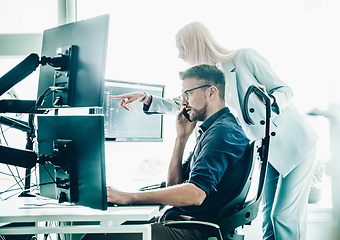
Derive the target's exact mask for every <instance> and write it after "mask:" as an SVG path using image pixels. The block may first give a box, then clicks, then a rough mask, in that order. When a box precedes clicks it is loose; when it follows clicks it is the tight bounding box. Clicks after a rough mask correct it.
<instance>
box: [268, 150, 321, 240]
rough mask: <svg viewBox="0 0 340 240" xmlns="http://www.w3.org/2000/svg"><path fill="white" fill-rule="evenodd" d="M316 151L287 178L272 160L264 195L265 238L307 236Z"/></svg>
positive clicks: (281, 239) (294, 239) (298, 239)
mask: <svg viewBox="0 0 340 240" xmlns="http://www.w3.org/2000/svg"><path fill="white" fill-rule="evenodd" d="M314 155H315V149H313V150H312V151H311V152H310V153H309V154H308V155H307V156H306V157H305V158H304V159H303V160H302V161H301V163H300V164H299V165H298V166H296V168H294V169H293V170H292V171H291V172H290V173H289V174H288V175H287V176H286V177H285V178H283V177H282V175H281V174H279V173H278V172H277V171H276V169H275V168H273V167H272V166H271V164H268V169H267V175H266V182H265V186H264V192H263V196H262V204H263V209H262V214H263V224H262V233H263V239H265V240H287V239H289V240H306V237H307V211H308V195H309V190H310V186H311V181H312V178H313V173H314Z"/></svg>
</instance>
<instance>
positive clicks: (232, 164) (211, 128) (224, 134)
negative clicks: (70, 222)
mask: <svg viewBox="0 0 340 240" xmlns="http://www.w3.org/2000/svg"><path fill="white" fill-rule="evenodd" d="M180 77H181V79H182V80H183V81H182V92H183V93H182V102H181V104H182V106H183V107H182V109H181V110H180V111H179V113H178V114H177V118H176V129H177V137H176V140H175V146H174V150H173V155H172V158H171V161H170V165H169V171H168V179H167V187H166V188H162V189H155V190H150V191H144V192H134V193H128V192H122V191H118V190H116V189H114V188H112V187H108V188H107V195H108V202H110V203H115V204H118V205H128V204H164V205H170V206H173V207H172V208H170V209H168V210H167V211H166V212H165V213H164V214H163V216H161V218H160V219H159V220H158V221H157V222H155V223H152V224H151V229H152V239H153V240H164V239H202V238H203V236H202V234H201V233H200V232H199V231H197V230H187V229H177V228H171V227H167V226H164V225H163V224H162V221H168V220H180V219H183V218H187V217H190V218H193V219H196V220H203V221H210V222H216V218H217V215H218V213H219V211H220V209H221V208H222V207H223V206H224V205H225V204H226V203H228V202H230V201H231V200H232V199H233V198H234V197H235V195H236V192H237V191H238V190H239V189H240V187H241V186H240V185H241V183H242V182H243V180H244V178H245V177H246V171H247V165H248V161H243V158H242V157H243V156H244V153H245V150H246V148H247V147H248V146H249V140H248V139H247V137H246V136H245V134H244V132H243V130H242V128H241V126H240V125H239V124H238V123H237V121H236V120H235V118H234V116H233V115H232V114H231V113H230V111H229V109H228V108H227V107H226V106H225V101H224V95H225V92H224V89H225V80H224V74H223V72H221V71H220V70H218V69H217V68H216V67H214V66H209V65H199V66H195V67H192V68H190V69H188V70H187V71H185V72H182V73H181V74H180ZM185 112H186V113H187V117H188V119H190V121H189V120H188V119H187V118H186V117H185V116H184V113H185ZM198 121H200V122H203V124H201V125H200V126H199V133H200V136H199V137H198V141H197V144H196V146H195V149H194V150H193V151H192V154H191V155H190V156H189V158H188V159H187V160H186V161H184V163H183V164H182V158H183V152H184V148H185V145H186V143H187V140H188V138H189V136H190V135H191V134H192V132H193V130H194V128H195V125H196V123H197V122H198ZM245 157H248V156H245ZM83 239H117V240H118V239H134V238H133V236H131V235H129V236H127V235H125V236H124V234H105V235H104V234H103V235H98V234H87V235H85V236H84V238H83Z"/></svg>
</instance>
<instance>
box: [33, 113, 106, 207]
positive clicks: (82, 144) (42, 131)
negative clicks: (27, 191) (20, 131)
mask: <svg viewBox="0 0 340 240" xmlns="http://www.w3.org/2000/svg"><path fill="white" fill-rule="evenodd" d="M37 124H38V132H37V133H38V134H37V140H38V151H39V155H40V156H45V159H44V160H45V161H46V163H45V164H43V163H41V164H40V165H39V176H40V183H39V185H40V195H42V196H45V197H49V198H52V199H58V200H59V202H73V203H75V204H78V205H82V206H87V207H91V208H95V209H101V210H106V209H107V195H106V177H105V176H106V174H105V147H104V143H105V138H104V128H103V126H104V116H103V115H85V116H80V115H79V116H38V117H37ZM40 159H42V157H40Z"/></svg>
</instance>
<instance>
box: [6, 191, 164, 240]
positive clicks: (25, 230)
mask: <svg viewBox="0 0 340 240" xmlns="http://www.w3.org/2000/svg"><path fill="white" fill-rule="evenodd" d="M159 214H160V211H159V206H124V207H122V206H120V207H110V208H109V209H108V210H106V211H101V210H95V209H91V208H87V207H82V206H74V205H71V204H68V203H67V204H58V203H57V201H55V200H51V199H48V200H40V199H36V198H35V197H13V198H11V199H9V200H6V201H2V202H0V235H11V234H12V235H13V234H14V235H22V234H43V233H65V234H68V233H142V234H143V239H144V240H151V227H150V225H149V224H133V225H122V223H124V222H125V221H149V220H151V219H152V218H153V217H154V216H157V215H159ZM49 221H53V222H62V223H63V222H71V223H72V222H80V223H82V224H86V225H76V226H70V225H68V226H66V225H64V224H61V225H60V226H45V223H46V222H49ZM19 222H21V223H23V222H31V223H32V222H34V223H35V224H34V226H24V227H6V226H5V225H7V224H9V223H19ZM93 222H97V223H93Z"/></svg>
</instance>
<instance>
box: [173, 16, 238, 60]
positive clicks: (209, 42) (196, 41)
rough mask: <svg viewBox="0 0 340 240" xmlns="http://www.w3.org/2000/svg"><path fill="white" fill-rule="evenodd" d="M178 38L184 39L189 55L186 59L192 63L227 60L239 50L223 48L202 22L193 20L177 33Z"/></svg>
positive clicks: (185, 48)
mask: <svg viewBox="0 0 340 240" xmlns="http://www.w3.org/2000/svg"><path fill="white" fill-rule="evenodd" d="M177 38H180V39H181V40H182V43H183V46H184V51H185V52H186V55H187V58H186V59H184V60H185V61H186V62H188V63H189V64H190V65H197V64H211V63H212V62H216V63H218V62H227V61H230V60H231V59H233V57H235V55H236V54H237V52H238V50H228V49H226V48H223V47H222V46H221V45H220V44H219V43H218V42H217V41H216V40H215V39H214V37H213V36H212V34H211V33H210V31H209V30H208V28H207V27H206V26H204V25H203V24H202V23H200V22H192V23H189V24H187V25H185V26H184V27H182V28H181V29H180V30H179V31H178V33H177V34H176V39H177Z"/></svg>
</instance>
